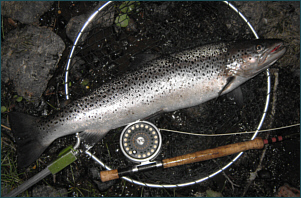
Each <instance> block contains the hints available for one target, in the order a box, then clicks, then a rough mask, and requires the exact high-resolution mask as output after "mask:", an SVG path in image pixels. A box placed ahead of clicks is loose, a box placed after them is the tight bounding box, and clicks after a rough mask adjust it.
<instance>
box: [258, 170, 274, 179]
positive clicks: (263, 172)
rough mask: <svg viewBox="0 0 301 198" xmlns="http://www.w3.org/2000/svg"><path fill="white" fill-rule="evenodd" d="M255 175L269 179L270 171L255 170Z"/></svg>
mask: <svg viewBox="0 0 301 198" xmlns="http://www.w3.org/2000/svg"><path fill="white" fill-rule="evenodd" d="M257 175H258V177H259V178H260V179H271V177H272V173H271V171H268V170H260V171H258V172H257Z"/></svg>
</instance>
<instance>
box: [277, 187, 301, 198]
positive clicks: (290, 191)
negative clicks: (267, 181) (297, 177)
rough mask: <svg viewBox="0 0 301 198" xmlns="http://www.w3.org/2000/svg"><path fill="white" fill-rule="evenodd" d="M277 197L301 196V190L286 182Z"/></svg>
mask: <svg viewBox="0 0 301 198" xmlns="http://www.w3.org/2000/svg"><path fill="white" fill-rule="evenodd" d="M276 197H300V190H299V189H297V188H294V187H291V186H289V185H288V184H284V185H283V186H281V187H280V188H279V189H278V192H277V194H276Z"/></svg>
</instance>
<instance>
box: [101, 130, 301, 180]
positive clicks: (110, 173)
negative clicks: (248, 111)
mask: <svg viewBox="0 0 301 198" xmlns="http://www.w3.org/2000/svg"><path fill="white" fill-rule="evenodd" d="M296 135H300V134H299V133H296V134H292V135H286V136H277V137H273V138H269V139H262V138H261V137H257V138H255V139H254V140H250V141H246V142H239V143H235V144H228V145H225V146H219V147H216V148H213V149H206V150H202V151H197V152H194V153H190V154H185V155H181V156H177V157H173V158H168V159H163V160H162V161H152V162H150V161H146V162H142V163H141V164H139V165H135V166H133V167H128V168H118V169H114V170H107V171H101V172H100V178H101V181H102V182H106V181H110V180H115V179H118V178H120V177H122V176H126V175H130V174H133V173H136V172H142V171H149V170H153V169H156V168H160V167H163V168H164V169H165V168H170V167H175V166H180V165H184V164H191V163H195V162H201V161H206V160H210V159H215V158H219V157H224V156H228V155H232V154H235V153H239V152H243V151H247V150H251V149H262V148H263V147H264V145H266V144H270V143H275V142H280V141H283V140H285V139H288V138H291V137H293V136H296Z"/></svg>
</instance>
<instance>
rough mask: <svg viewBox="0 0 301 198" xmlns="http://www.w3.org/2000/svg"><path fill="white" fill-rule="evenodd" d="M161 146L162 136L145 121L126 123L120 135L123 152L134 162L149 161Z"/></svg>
mask: <svg viewBox="0 0 301 198" xmlns="http://www.w3.org/2000/svg"><path fill="white" fill-rule="evenodd" d="M161 146H162V137H161V133H160V131H159V129H158V128H157V127H156V126H155V125H153V124H152V123H150V122H147V121H137V122H134V123H131V124H129V125H127V126H126V127H125V128H124V129H123V131H122V133H121V136H120V147H121V150H122V152H123V154H124V155H125V156H126V157H127V158H128V159H129V160H131V161H133V162H136V163H143V162H149V161H151V160H153V159H154V158H156V157H157V156H158V154H159V152H160V150H161Z"/></svg>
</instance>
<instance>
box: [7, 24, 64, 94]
mask: <svg viewBox="0 0 301 198" xmlns="http://www.w3.org/2000/svg"><path fill="white" fill-rule="evenodd" d="M64 49H65V44H64V42H63V41H62V39H61V38H60V37H59V36H58V35H56V34H55V33H53V32H52V31H50V30H49V29H46V28H42V27H34V26H26V27H25V28H23V29H15V30H13V31H11V32H10V33H9V34H8V35H7V37H6V40H5V41H4V42H3V43H2V50H1V56H2V57H1V80H2V81H4V82H8V81H9V80H11V81H12V82H13V84H14V86H15V90H16V91H17V92H18V95H19V96H23V97H24V98H25V99H37V98H39V97H40V96H41V95H42V93H43V92H44V90H45V89H46V87H47V83H48V80H49V79H50V78H51V77H52V74H51V73H53V71H54V70H55V68H56V65H57V64H58V62H59V59H60V56H61V54H62V52H63V51H64Z"/></svg>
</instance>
